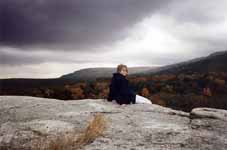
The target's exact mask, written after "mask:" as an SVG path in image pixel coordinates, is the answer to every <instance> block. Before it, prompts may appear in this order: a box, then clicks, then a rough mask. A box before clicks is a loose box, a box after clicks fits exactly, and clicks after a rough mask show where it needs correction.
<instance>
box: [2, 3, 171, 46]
mask: <svg viewBox="0 0 227 150" xmlns="http://www.w3.org/2000/svg"><path fill="white" fill-rule="evenodd" d="M169 2H170V1H168V2H167V1H166V0H33V1H32V0H7V1H4V2H3V4H1V7H2V8H1V10H2V15H1V25H2V31H1V32H2V33H1V45H7V46H15V47H36V46H37V47H39V48H40V47H44V48H47V47H48V48H50V47H52V48H59V47H60V48H69V49H83V50H86V49H87V50H88V49H89V48H91V47H95V46H97V45H100V44H107V43H109V42H110V43H112V42H113V41H116V40H120V39H122V38H123V37H125V36H126V33H127V32H126V31H127V29H128V27H130V26H132V25H133V24H134V23H136V22H138V21H140V20H142V19H143V18H144V17H146V16H147V15H148V14H150V13H152V12H154V11H156V10H158V9H159V8H161V7H162V6H163V5H167V3H169Z"/></svg>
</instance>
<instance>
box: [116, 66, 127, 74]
mask: <svg viewBox="0 0 227 150" xmlns="http://www.w3.org/2000/svg"><path fill="white" fill-rule="evenodd" d="M123 68H125V69H126V71H127V72H128V67H127V66H126V65H124V64H119V65H118V66H117V72H121V70H122V69H123Z"/></svg>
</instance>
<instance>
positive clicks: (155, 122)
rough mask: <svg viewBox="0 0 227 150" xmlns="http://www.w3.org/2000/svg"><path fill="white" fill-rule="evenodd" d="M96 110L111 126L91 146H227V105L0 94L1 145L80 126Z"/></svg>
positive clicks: (156, 149) (138, 149)
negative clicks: (184, 107) (183, 106)
mask: <svg viewBox="0 0 227 150" xmlns="http://www.w3.org/2000/svg"><path fill="white" fill-rule="evenodd" d="M97 112H101V113H104V115H105V117H106V118H107V119H108V120H109V121H108V125H107V130H106V131H105V133H104V136H101V137H98V138H96V140H95V141H94V142H92V143H91V144H89V145H86V146H85V149H86V150H100V149H101V150H110V149H111V150H116V149H118V150H143V149H144V150H145V149H147V150H166V149H171V150H191V149H193V150H196V149H198V150H203V149H206V150H207V149H208V150H213V149H217V150H226V149H227V111H226V110H219V109H211V108H196V109H193V110H192V112H191V113H186V112H182V111H176V110H172V109H170V108H165V107H161V106H159V105H155V104H152V105H149V104H133V105H126V106H120V105H118V104H114V103H111V102H107V101H106V100H104V99H96V100H94V99H84V100H74V101H62V100H56V99H45V98H36V97H28V96H0V125H1V126H0V149H3V148H5V147H10V148H11V149H22V148H26V146H28V145H29V144H30V145H31V143H32V141H33V139H35V138H37V137H39V136H46V135H55V134H58V133H62V132H63V133H64V132H71V131H73V130H77V129H78V130H80V129H82V128H84V127H85V126H86V125H87V124H88V121H89V120H90V119H91V118H92V116H93V114H95V113H97Z"/></svg>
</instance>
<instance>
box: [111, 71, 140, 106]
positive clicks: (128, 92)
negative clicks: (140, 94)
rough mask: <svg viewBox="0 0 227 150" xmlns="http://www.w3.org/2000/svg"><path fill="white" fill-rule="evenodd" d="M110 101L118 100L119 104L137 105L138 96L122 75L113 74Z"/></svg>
mask: <svg viewBox="0 0 227 150" xmlns="http://www.w3.org/2000/svg"><path fill="white" fill-rule="evenodd" d="M109 90H110V91H109V94H108V98H107V100H108V101H112V100H116V102H117V103H118V104H120V105H121V104H130V103H132V104H135V99H136V94H135V92H134V91H133V90H132V89H131V87H130V86H129V82H128V80H127V79H126V78H125V76H124V75H122V74H120V73H113V77H112V79H111V83H110V85H109Z"/></svg>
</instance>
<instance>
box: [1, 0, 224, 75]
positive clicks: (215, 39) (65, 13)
mask: <svg viewBox="0 0 227 150" xmlns="http://www.w3.org/2000/svg"><path fill="white" fill-rule="evenodd" d="M0 7H1V8H0V70H1V71H0V78H14V77H17V78H22V77H23V78H55V77H59V76H61V75H63V74H67V73H71V72H74V71H75V70H79V69H82V68H88V67H116V66H117V65H118V64H120V63H123V64H126V65H128V66H129V67H132V66H161V65H166V64H172V63H176V62H180V61H185V60H189V59H192V58H196V57H200V56H206V55H208V54H210V53H212V52H215V51H221V50H227V42H226V38H227V1H226V0H215V1H214V0H168V1H167V0H7V1H3V2H0Z"/></svg>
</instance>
